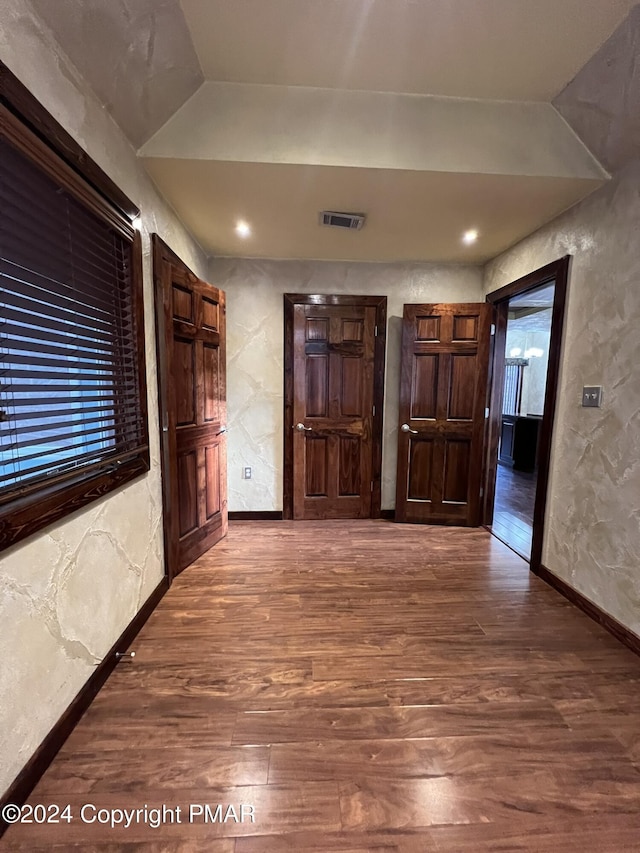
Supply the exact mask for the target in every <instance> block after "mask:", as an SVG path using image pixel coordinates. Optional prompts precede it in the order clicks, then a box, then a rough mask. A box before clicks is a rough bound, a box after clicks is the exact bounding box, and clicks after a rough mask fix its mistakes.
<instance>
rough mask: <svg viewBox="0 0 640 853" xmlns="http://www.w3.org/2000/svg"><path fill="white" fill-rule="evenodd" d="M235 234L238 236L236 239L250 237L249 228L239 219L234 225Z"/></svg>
mask: <svg viewBox="0 0 640 853" xmlns="http://www.w3.org/2000/svg"><path fill="white" fill-rule="evenodd" d="M236 234H237V235H238V237H250V236H251V228H250V227H249V225H248V224H247V223H246V222H244V221H243V220H242V219H241V220H240V221H239V222H237V223H236Z"/></svg>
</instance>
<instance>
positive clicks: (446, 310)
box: [396, 303, 491, 526]
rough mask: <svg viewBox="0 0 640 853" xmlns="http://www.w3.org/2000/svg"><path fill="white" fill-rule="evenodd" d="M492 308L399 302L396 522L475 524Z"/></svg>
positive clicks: (480, 471)
mask: <svg viewBox="0 0 640 853" xmlns="http://www.w3.org/2000/svg"><path fill="white" fill-rule="evenodd" d="M490 312H491V306H489V305H487V304H485V303H479V304H475V303H473V304H457V305H456V304H451V305H405V306H404V315H403V323H402V364H401V381H400V413H399V414H400V417H399V424H398V469H397V490H396V520H397V521H408V522H426V523H432V524H460V525H468V526H476V525H477V524H478V523H479V512H480V486H481V476H482V454H483V443H484V442H483V437H484V422H485V418H484V414H485V405H486V387H487V373H488V363H489V336H490V317H491V314H490Z"/></svg>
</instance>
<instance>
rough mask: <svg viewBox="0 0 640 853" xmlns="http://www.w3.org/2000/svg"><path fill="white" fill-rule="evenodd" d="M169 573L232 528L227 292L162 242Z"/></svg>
mask: <svg viewBox="0 0 640 853" xmlns="http://www.w3.org/2000/svg"><path fill="white" fill-rule="evenodd" d="M154 259H155V260H154V262H155V271H156V286H157V287H159V292H157V294H156V299H157V300H158V299H160V300H161V304H160V305H158V312H157V314H158V319H159V324H158V325H159V329H158V357H159V371H160V373H161V374H162V377H163V378H164V380H165V383H166V385H165V387H164V388H162V380H161V397H162V398H163V399H161V410H162V412H163V424H162V439H163V450H164V451H165V453H164V464H163V481H164V482H163V488H164V501H165V544H166V548H167V560H168V566H169V574H170V577H173V576H175V575H176V574H178V573H179V572H181V571H182V570H183V569H184V568H186V566H188V565H189V564H190V563H192V562H193V561H194V560H195V559H196V558H197V557H199V556H200V554H202V553H204V552H205V551H206V550H208V549H209V548H211V546H212V545H215V543H216V542H218V541H219V540H220V539H221V538H222V537H223V536H224V535H225V534H226V532H227V463H226V435H225V433H226V414H227V412H226V372H225V294H224V292H223V291H222V290H218V289H217V288H216V287H213V285H211V284H208V283H207V282H205V281H202V280H201V279H199V278H197V276H195V275H194V274H193V273H192V272H191V271H190V270H189V269H188V268H187V267H186V266H185V265H184V264H183V263H182V262H181V261H180V260H179V258H177V256H175V255H174V254H173V252H171V251H170V250H169V249H168V247H166V246H165V245H164V244H163V243H162V241H160V240H156V241H155V255H154Z"/></svg>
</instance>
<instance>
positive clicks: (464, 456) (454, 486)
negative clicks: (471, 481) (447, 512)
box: [442, 439, 471, 504]
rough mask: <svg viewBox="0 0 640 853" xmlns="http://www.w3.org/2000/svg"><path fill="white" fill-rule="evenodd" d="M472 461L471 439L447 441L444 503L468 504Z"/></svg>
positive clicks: (443, 489) (443, 490) (443, 491)
mask: <svg viewBox="0 0 640 853" xmlns="http://www.w3.org/2000/svg"><path fill="white" fill-rule="evenodd" d="M470 463H471V442H470V441H456V440H455V439H453V440H451V441H446V442H445V445H444V478H443V488H442V501H443V503H457V504H466V503H467V500H468V483H467V481H468V476H469V475H468V472H469V466H470Z"/></svg>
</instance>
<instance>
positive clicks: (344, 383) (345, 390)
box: [335, 355, 364, 418]
mask: <svg viewBox="0 0 640 853" xmlns="http://www.w3.org/2000/svg"><path fill="white" fill-rule="evenodd" d="M340 368H341V370H340V373H339V374H338V371H337V370H336V371H335V373H336V378H338V375H339V379H340V384H339V387H338V388H337V389H336V391H337V393H336V396H337V399H338V412H337V415H338V417H340V418H362V416H363V414H364V412H363V407H362V384H363V382H362V380H363V377H362V359H361V358H359V357H357V356H344V355H343V356H342V357H341V358H340Z"/></svg>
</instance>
